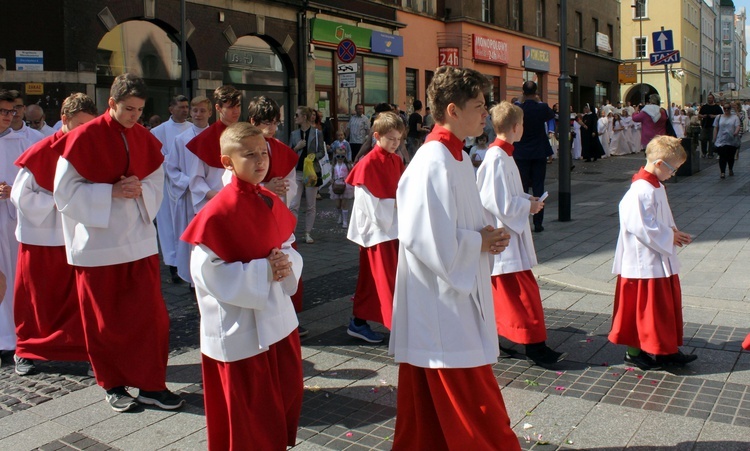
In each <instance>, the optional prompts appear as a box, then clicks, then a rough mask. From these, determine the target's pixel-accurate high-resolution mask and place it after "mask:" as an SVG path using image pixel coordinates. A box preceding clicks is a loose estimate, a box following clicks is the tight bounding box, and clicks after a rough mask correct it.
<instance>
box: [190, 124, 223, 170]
mask: <svg viewBox="0 0 750 451" xmlns="http://www.w3.org/2000/svg"><path fill="white" fill-rule="evenodd" d="M226 129H227V125H226V124H225V123H223V122H222V121H216V122H214V123H213V124H211V126H210V127H208V128H207V129H206V130H204V131H203V132H201V133H200V134H199V135H198V136H196V137H195V138H193V139H191V140H190V142H188V143H187V144H186V145H185V147H187V148H188V149H189V150H190V151H191V152H193V153H194V154H195V155H196V156H197V157H198V158H200V159H201V160H202V161H203V162H204V163H206V164H207V165H209V166H211V167H214V168H220V169H223V168H224V165H223V164H221V145H220V144H219V138H221V134H222V132H223V131H224V130H226Z"/></svg>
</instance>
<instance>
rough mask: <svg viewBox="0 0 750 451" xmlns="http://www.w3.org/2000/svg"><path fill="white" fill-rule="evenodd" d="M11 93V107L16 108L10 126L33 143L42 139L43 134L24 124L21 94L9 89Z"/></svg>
mask: <svg viewBox="0 0 750 451" xmlns="http://www.w3.org/2000/svg"><path fill="white" fill-rule="evenodd" d="M9 92H10V93H11V95H12V96H13V108H15V110H16V115H15V116H13V121H12V122H11V124H10V128H12V129H13V131H14V132H15V133H20V134H21V135H23V136H25V137H26V139H28V140H29V141H31V142H32V143H33V144H36V143H38V142H39V141H41V140H42V139H44V135H43V134H42V133H41V132H39V131H37V130H34V129H33V128H31V127H29V126H28V125H26V121H25V119H26V105H24V103H23V101H24V99H23V96H22V95H21V93H20V92H19V91H16V90H15V89H13V90H11V91H9Z"/></svg>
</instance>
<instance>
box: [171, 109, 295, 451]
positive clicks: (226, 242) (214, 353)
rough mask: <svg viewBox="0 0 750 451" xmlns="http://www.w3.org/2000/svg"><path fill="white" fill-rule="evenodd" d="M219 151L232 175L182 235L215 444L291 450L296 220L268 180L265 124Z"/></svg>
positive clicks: (234, 129) (232, 130)
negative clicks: (187, 252) (188, 247)
mask: <svg viewBox="0 0 750 451" xmlns="http://www.w3.org/2000/svg"><path fill="white" fill-rule="evenodd" d="M221 151H222V155H221V161H222V163H223V164H224V167H226V168H227V170H228V171H230V172H231V173H232V180H231V182H230V183H229V185H227V186H226V187H225V188H224V189H223V190H221V191H220V192H219V194H217V195H216V197H215V198H214V199H213V200H212V201H211V202H210V203H209V204H208V205H206V207H205V208H204V209H203V210H201V212H200V213H198V214H197V215H196V217H195V219H193V222H191V223H190V225H189V226H188V228H187V230H185V233H184V234H183V235H182V239H183V240H185V241H187V242H189V243H190V244H193V245H195V248H194V249H193V254H192V256H191V260H190V269H191V273H192V276H193V282H194V283H195V291H196V295H197V298H198V306H199V307H200V311H201V328H200V330H201V352H202V367H203V393H204V403H205V408H206V424H207V430H208V448H209V450H242V449H247V448H248V447H252V448H254V449H262V450H286V447H287V446H294V443H295V440H296V436H297V424H298V422H299V416H300V412H301V410H302V392H303V389H302V354H301V349H300V343H299V335H298V334H297V331H296V329H297V325H298V323H297V317H296V315H295V313H294V308H293V306H292V303H291V301H290V299H289V295H291V294H294V292H295V291H296V289H297V280H298V279H299V276H300V274H301V273H302V257H301V256H300V255H299V254H298V253H297V251H295V250H294V249H293V248H292V243H293V242H294V234H293V233H294V226H295V224H296V219H295V218H294V216H293V215H292V213H291V212H290V211H289V209H288V208H287V207H286V206H285V205H284V204H283V203H282V202H281V201H280V200H279V198H278V197H277V196H275V195H274V194H273V193H272V192H271V191H269V190H267V189H265V188H264V187H262V186H261V185H260V183H261V182H262V181H263V179H264V178H265V176H266V172H267V171H268V163H269V160H268V148H267V144H266V142H265V140H264V139H263V134H262V132H261V130H260V129H258V128H256V127H253V126H252V125H250V124H248V123H245V122H241V123H237V124H234V125H231V126H229V127H228V128H227V129H226V130H225V131H224V133H223V134H222V135H221ZM240 232H241V233H240Z"/></svg>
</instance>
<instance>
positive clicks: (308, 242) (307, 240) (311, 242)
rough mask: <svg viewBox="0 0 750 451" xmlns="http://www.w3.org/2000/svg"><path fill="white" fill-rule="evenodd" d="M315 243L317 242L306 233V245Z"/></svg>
mask: <svg viewBox="0 0 750 451" xmlns="http://www.w3.org/2000/svg"><path fill="white" fill-rule="evenodd" d="M314 242H315V240H314V239H313V238H312V237H311V236H310V234H309V233H306V234H305V243H307V244H313V243H314Z"/></svg>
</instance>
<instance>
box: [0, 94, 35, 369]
mask: <svg viewBox="0 0 750 451" xmlns="http://www.w3.org/2000/svg"><path fill="white" fill-rule="evenodd" d="M15 100H16V96H15V95H14V94H13V93H11V92H10V91H7V90H5V89H0V272H2V273H4V274H5V276H6V277H7V280H8V281H10V283H8V284H6V285H5V286H4V290H3V293H4V294H5V302H2V303H0V358H2V360H3V361H5V362H6V363H10V362H12V361H13V354H14V352H15V349H16V326H15V323H14V322H13V281H14V280H16V263H17V259H18V240H16V234H15V231H16V207H15V206H14V205H13V204H12V203H11V201H10V192H11V187H12V185H11V184H12V183H13V181H14V180H15V179H16V176H17V175H18V166H16V165H15V164H13V163H14V162H15V161H16V159H17V158H18V157H20V156H21V154H22V153H23V151H24V150H26V149H27V148H28V147H29V146H31V145H32V144H33V142H31V141H30V140H29V139H28V138H27V137H26V135H24V134H21V133H14V132H13V129H12V128H11V124H12V121H13V118H14V117H16V116H17V114H18V113H17V111H16V109H15V107H14V105H15Z"/></svg>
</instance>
